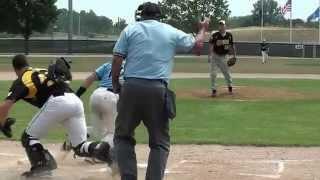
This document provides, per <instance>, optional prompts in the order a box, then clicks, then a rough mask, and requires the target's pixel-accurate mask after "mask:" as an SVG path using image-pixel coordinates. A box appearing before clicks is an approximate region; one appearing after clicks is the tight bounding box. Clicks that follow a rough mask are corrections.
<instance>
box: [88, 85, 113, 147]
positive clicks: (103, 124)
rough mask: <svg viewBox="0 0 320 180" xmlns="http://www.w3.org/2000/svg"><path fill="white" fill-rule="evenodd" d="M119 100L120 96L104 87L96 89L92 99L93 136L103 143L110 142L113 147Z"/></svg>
mask: <svg viewBox="0 0 320 180" xmlns="http://www.w3.org/2000/svg"><path fill="white" fill-rule="evenodd" d="M118 100H119V95H118V94H114V93H113V92H110V91H108V90H107V88H102V87H101V88H98V89H96V90H95V91H94V92H93V94H92V95H91V97H90V107H91V114H92V119H91V120H92V121H91V122H92V126H93V135H94V137H95V138H98V139H101V141H104V142H108V143H109V144H110V145H111V146H112V147H113V137H114V131H115V119H116V117H117V103H118Z"/></svg>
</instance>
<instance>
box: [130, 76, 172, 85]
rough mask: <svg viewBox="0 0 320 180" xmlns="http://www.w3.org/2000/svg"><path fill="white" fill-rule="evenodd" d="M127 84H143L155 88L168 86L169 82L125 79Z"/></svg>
mask: <svg viewBox="0 0 320 180" xmlns="http://www.w3.org/2000/svg"><path fill="white" fill-rule="evenodd" d="M125 82H126V83H129V84H130V83H142V84H149V85H150V84H152V85H154V86H159V85H160V86H162V87H163V86H165V87H167V86H168V83H167V81H165V80H163V79H144V78H131V77H130V78H125Z"/></svg>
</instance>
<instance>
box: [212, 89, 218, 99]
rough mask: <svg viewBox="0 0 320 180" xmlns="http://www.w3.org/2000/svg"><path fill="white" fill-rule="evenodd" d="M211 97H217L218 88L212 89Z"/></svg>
mask: <svg viewBox="0 0 320 180" xmlns="http://www.w3.org/2000/svg"><path fill="white" fill-rule="evenodd" d="M211 97H213V98H215V97H217V90H212V93H211Z"/></svg>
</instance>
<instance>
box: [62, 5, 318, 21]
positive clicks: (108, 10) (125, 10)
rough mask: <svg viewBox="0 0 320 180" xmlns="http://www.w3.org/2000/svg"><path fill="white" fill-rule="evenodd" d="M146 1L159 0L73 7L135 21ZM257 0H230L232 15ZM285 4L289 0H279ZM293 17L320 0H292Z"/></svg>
mask: <svg viewBox="0 0 320 180" xmlns="http://www.w3.org/2000/svg"><path fill="white" fill-rule="evenodd" d="M146 1H153V2H158V0H73V8H74V10H76V11H80V10H86V11H88V10H90V9H92V10H94V11H95V12H96V14H98V15H103V16H106V17H109V18H111V19H113V20H116V19H118V17H120V18H124V19H126V20H127V22H133V21H134V12H135V10H136V8H137V7H138V5H140V4H142V3H143V2H146ZM256 1H257V0H228V2H229V9H230V10H231V16H243V15H249V14H251V10H252V8H253V6H252V5H253V3H255V2H256ZM277 1H278V3H279V4H280V5H281V6H283V5H284V4H285V3H286V2H287V0H277ZM292 1H293V18H300V19H304V20H306V19H307V18H308V16H309V15H310V14H311V13H313V12H314V11H315V9H316V7H318V6H319V0H292ZM57 6H58V8H67V7H68V0H58V1H57Z"/></svg>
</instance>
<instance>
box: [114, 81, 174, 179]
mask: <svg viewBox="0 0 320 180" xmlns="http://www.w3.org/2000/svg"><path fill="white" fill-rule="evenodd" d="M165 94H166V87H165V84H164V83H163V82H161V81H158V80H147V79H136V78H129V79H127V80H126V81H125V83H124V85H123V87H122V90H121V94H120V99H119V103H118V117H117V119H116V130H115V138H114V141H115V153H116V158H117V161H118V165H119V170H120V175H121V179H122V180H136V179H137V160H136V154H135V145H136V141H135V139H134V131H135V129H136V127H137V126H138V125H139V124H140V122H141V121H142V122H143V124H144V125H145V127H146V128H147V129H148V134H149V147H150V150H151V151H150V154H149V160H148V168H147V174H146V180H161V179H163V177H164V172H165V168H166V164H167V159H168V155H169V149H170V136H169V120H168V116H167V115H166V113H165Z"/></svg>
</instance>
